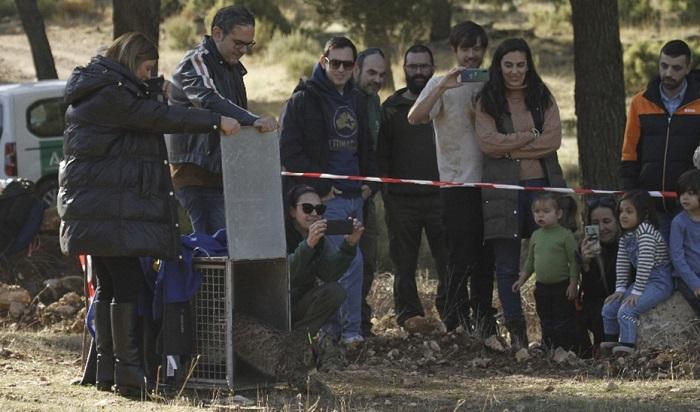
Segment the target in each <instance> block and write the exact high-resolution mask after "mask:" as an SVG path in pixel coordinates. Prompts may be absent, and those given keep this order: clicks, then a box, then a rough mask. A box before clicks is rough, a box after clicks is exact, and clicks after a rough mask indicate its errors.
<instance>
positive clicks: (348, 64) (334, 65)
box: [325, 57, 355, 70]
mask: <svg viewBox="0 0 700 412" xmlns="http://www.w3.org/2000/svg"><path fill="white" fill-rule="evenodd" d="M325 59H326V63H328V66H330V68H331V69H333V70H338V69H340V66H341V65H342V66H343V67H344V68H345V70H350V69H352V68H353V67H355V62H354V61H352V60H336V59H329V58H328V57H326V58H325Z"/></svg>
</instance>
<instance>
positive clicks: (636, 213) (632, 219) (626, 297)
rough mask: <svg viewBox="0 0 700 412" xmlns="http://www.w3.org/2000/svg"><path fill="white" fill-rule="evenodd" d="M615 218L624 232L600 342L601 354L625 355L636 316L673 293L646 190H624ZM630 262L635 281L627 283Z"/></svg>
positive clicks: (663, 245)
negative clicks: (612, 290)
mask: <svg viewBox="0 0 700 412" xmlns="http://www.w3.org/2000/svg"><path fill="white" fill-rule="evenodd" d="M618 220H619V222H620V226H621V227H622V230H623V231H624V232H625V234H624V235H623V236H622V237H621V238H620V244H619V247H618V252H617V262H616V265H615V267H616V272H617V280H616V282H615V293H613V294H612V295H610V296H608V297H607V299H605V305H604V306H603V311H602V315H603V331H604V339H605V340H604V342H601V344H600V349H601V354H607V353H610V351H611V350H612V352H613V353H614V354H616V355H618V356H625V355H628V354H630V353H632V352H634V348H635V344H636V341H637V326H638V325H639V317H640V316H641V315H642V314H643V313H645V312H647V311H649V310H651V309H652V308H654V306H656V305H657V304H659V303H661V302H663V301H664V300H666V299H668V298H669V297H670V296H671V293H673V284H672V281H671V271H672V268H671V262H670V260H669V257H668V249H667V247H666V242H665V241H664V239H663V237H662V236H661V232H659V231H658V229H657V228H656V227H655V225H654V223H653V222H655V216H654V208H653V205H652V203H651V197H650V196H649V193H647V192H645V191H641V190H634V191H631V192H627V193H625V194H624V195H623V196H622V198H621V199H620V202H619V204H618ZM630 266H634V267H635V268H636V269H637V275H636V278H635V281H634V282H633V283H632V284H630V285H629V286H627V284H628V278H629V276H630Z"/></svg>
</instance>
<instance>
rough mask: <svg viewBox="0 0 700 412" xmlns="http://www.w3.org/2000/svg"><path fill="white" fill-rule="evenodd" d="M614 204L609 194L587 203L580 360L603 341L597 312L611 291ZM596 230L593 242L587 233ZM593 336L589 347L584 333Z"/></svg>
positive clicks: (582, 254) (617, 232)
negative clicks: (589, 333)
mask: <svg viewBox="0 0 700 412" xmlns="http://www.w3.org/2000/svg"><path fill="white" fill-rule="evenodd" d="M616 208H617V201H616V200H615V198H614V197H613V196H612V195H605V196H600V197H593V198H591V199H589V200H588V202H587V209H588V214H587V216H586V225H587V226H586V230H585V236H584V238H583V240H582V241H581V248H580V257H581V288H580V290H579V300H580V302H581V312H580V318H579V325H580V326H581V328H582V329H583V331H582V332H583V333H582V334H581V335H582V342H581V347H582V348H583V353H582V356H583V357H590V356H593V355H595V353H594V352H595V351H596V350H597V348H598V347H600V342H602V341H603V317H602V315H601V310H602V309H603V303H604V302H605V298H607V297H608V295H610V294H611V293H613V292H614V291H615V279H616V277H615V261H616V258H617V248H618V243H619V240H620V236H621V235H622V231H621V230H620V225H619V223H618V221H617V215H616V213H615V210H616ZM588 228H591V229H595V228H597V239H594V237H593V236H591V235H590V234H589V232H593V230H591V229H588ZM589 331H590V332H591V333H593V343H594V345H593V346H591V342H590V339H589V337H588V332H589Z"/></svg>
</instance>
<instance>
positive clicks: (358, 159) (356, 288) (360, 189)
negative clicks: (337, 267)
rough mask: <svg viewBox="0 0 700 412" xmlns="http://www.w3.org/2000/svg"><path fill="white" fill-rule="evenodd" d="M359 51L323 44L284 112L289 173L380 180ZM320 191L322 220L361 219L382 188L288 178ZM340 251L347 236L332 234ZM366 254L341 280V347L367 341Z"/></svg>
mask: <svg viewBox="0 0 700 412" xmlns="http://www.w3.org/2000/svg"><path fill="white" fill-rule="evenodd" d="M356 58H357V49H356V48H355V45H354V44H353V43H352V41H350V40H349V39H348V38H346V37H333V38H331V39H330V40H328V42H327V43H326V45H325V48H324V51H323V54H321V57H320V59H319V62H318V63H317V64H316V65H315V66H314V69H313V72H312V75H311V78H310V79H309V80H303V81H301V82H300V83H299V85H298V86H297V87H296V89H295V90H294V94H293V95H292V97H291V98H290V99H289V102H288V103H287V105H286V107H285V109H284V112H283V113H282V120H281V123H282V130H281V135H280V157H281V160H282V166H283V167H284V169H285V170H287V171H290V172H320V173H332V174H337V175H352V176H357V175H361V176H376V175H377V170H376V164H375V156H374V147H373V144H372V142H371V137H370V133H369V125H368V120H367V107H366V105H364V104H362V102H363V99H360V98H359V96H358V93H359V92H358V91H357V89H355V88H354V86H353V83H352V82H351V81H350V79H351V78H352V73H353V68H354V67H355V59H356ZM295 181H296V182H297V183H305V184H308V185H310V186H312V187H314V188H315V189H316V192H317V193H318V194H319V195H320V196H321V198H322V199H323V201H324V204H325V205H326V206H327V209H326V212H325V215H324V218H326V219H328V220H333V219H347V218H349V217H352V218H357V219H360V220H361V219H362V215H363V206H364V202H365V201H366V200H367V199H368V198H369V197H370V195H371V194H372V192H376V190H377V188H378V186H377V184H375V183H370V182H360V181H356V180H327V179H289V180H288V181H287V184H289V183H290V182H291V183H294V182H295ZM328 240H329V241H330V242H331V243H333V244H335V245H336V247H339V246H340V244H341V242H342V241H343V236H329V237H328ZM362 272H363V262H362V253H361V252H360V251H359V250H358V251H357V254H356V256H355V259H353V262H352V264H351V265H350V268H349V269H348V270H347V271H346V272H345V273H344V274H343V276H342V277H341V278H340V279H339V281H338V282H339V283H340V285H341V286H343V288H344V289H345V292H346V294H347V298H346V300H345V302H344V303H343V305H342V306H341V308H340V319H339V320H338V321H337V322H331V324H330V325H327V326H328V327H327V328H325V331H326V332H327V333H328V334H329V335H331V336H332V337H333V338H340V339H342V342H343V343H346V344H353V343H356V342H361V341H363V340H364V338H363V336H362V331H361V326H360V323H361V320H360V316H361V315H360V314H361V301H362Z"/></svg>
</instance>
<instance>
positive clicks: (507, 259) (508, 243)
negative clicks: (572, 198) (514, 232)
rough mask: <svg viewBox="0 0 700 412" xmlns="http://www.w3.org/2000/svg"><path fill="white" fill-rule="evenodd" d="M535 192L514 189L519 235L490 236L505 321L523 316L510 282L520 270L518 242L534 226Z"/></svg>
mask: <svg viewBox="0 0 700 412" xmlns="http://www.w3.org/2000/svg"><path fill="white" fill-rule="evenodd" d="M520 184H521V185H523V186H547V185H548V182H547V179H531V180H524V181H521V182H520ZM538 194H539V192H535V191H532V192H528V191H521V192H518V204H517V210H518V214H519V216H520V219H519V222H518V229H519V232H520V235H521V236H520V237H518V238H514V239H492V240H490V242H491V245H492V246H493V254H494V259H495V267H496V286H497V288H498V298H499V299H500V301H501V308H502V309H503V317H504V318H505V319H506V321H518V320H520V319H523V309H522V306H521V304H520V292H513V290H512V287H513V283H515V281H517V280H518V276H519V274H520V242H521V239H526V238H529V237H530V235H531V234H532V232H534V231H535V230H536V229H537V224H536V223H535V219H534V218H533V216H532V202H533V201H534V200H535V198H536V197H537V195H538Z"/></svg>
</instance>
